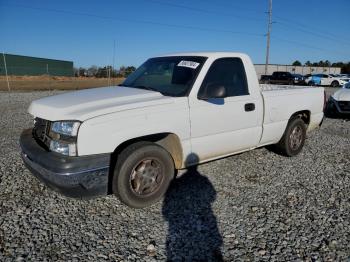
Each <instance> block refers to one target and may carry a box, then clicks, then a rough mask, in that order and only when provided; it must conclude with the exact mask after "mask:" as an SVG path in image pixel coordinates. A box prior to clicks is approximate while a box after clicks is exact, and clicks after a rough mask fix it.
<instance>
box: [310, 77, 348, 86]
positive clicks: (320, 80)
mask: <svg viewBox="0 0 350 262" xmlns="http://www.w3.org/2000/svg"><path fill="white" fill-rule="evenodd" d="M305 82H306V83H307V84H308V85H319V86H332V87H339V86H343V85H345V84H346V83H348V82H349V79H348V78H342V77H335V76H332V75H329V74H315V75H311V76H309V77H308V78H306V79H305Z"/></svg>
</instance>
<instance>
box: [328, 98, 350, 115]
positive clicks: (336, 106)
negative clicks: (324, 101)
mask: <svg viewBox="0 0 350 262" xmlns="http://www.w3.org/2000/svg"><path fill="white" fill-rule="evenodd" d="M329 103H330V107H331V109H333V110H336V111H337V113H339V114H350V106H348V105H344V104H341V103H344V101H337V100H335V99H334V98H330V101H329ZM346 103H349V104H350V102H346Z"/></svg>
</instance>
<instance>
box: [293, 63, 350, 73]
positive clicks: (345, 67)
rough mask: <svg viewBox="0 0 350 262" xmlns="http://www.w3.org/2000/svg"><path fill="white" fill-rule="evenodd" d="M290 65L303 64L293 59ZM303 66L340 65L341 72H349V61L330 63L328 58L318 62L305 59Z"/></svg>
mask: <svg viewBox="0 0 350 262" xmlns="http://www.w3.org/2000/svg"><path fill="white" fill-rule="evenodd" d="M292 65H293V66H303V64H302V63H301V62H300V61H299V60H296V61H294V62H293V63H292ZM304 66H319V67H340V68H341V73H342V74H350V62H347V63H344V62H336V63H331V62H330V61H328V60H325V61H323V60H321V61H319V62H310V61H306V62H305V64H304Z"/></svg>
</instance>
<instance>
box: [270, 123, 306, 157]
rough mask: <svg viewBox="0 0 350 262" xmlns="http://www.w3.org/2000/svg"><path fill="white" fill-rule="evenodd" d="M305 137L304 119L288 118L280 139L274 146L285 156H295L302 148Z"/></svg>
mask: <svg viewBox="0 0 350 262" xmlns="http://www.w3.org/2000/svg"><path fill="white" fill-rule="evenodd" d="M293 132H294V134H293ZM305 138H306V125H305V123H304V121H303V120H302V119H301V118H299V117H295V118H292V119H290V120H289V122H288V125H287V128H286V130H285V131H284V134H283V136H282V138H281V140H280V141H279V142H278V143H277V144H276V148H277V149H278V151H279V152H281V153H282V154H283V155H285V156H289V157H291V156H296V155H297V154H299V153H300V151H301V150H302V148H303V146H304V144H305ZM292 139H293V140H292Z"/></svg>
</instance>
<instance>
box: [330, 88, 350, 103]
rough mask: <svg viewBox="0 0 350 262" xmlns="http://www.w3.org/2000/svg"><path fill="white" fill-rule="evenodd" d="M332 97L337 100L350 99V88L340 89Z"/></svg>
mask: <svg viewBox="0 0 350 262" xmlns="http://www.w3.org/2000/svg"><path fill="white" fill-rule="evenodd" d="M332 97H333V98H334V99H335V100H337V101H350V89H347V88H342V89H339V90H338V91H337V92H335V93H334V94H333V95H332Z"/></svg>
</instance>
